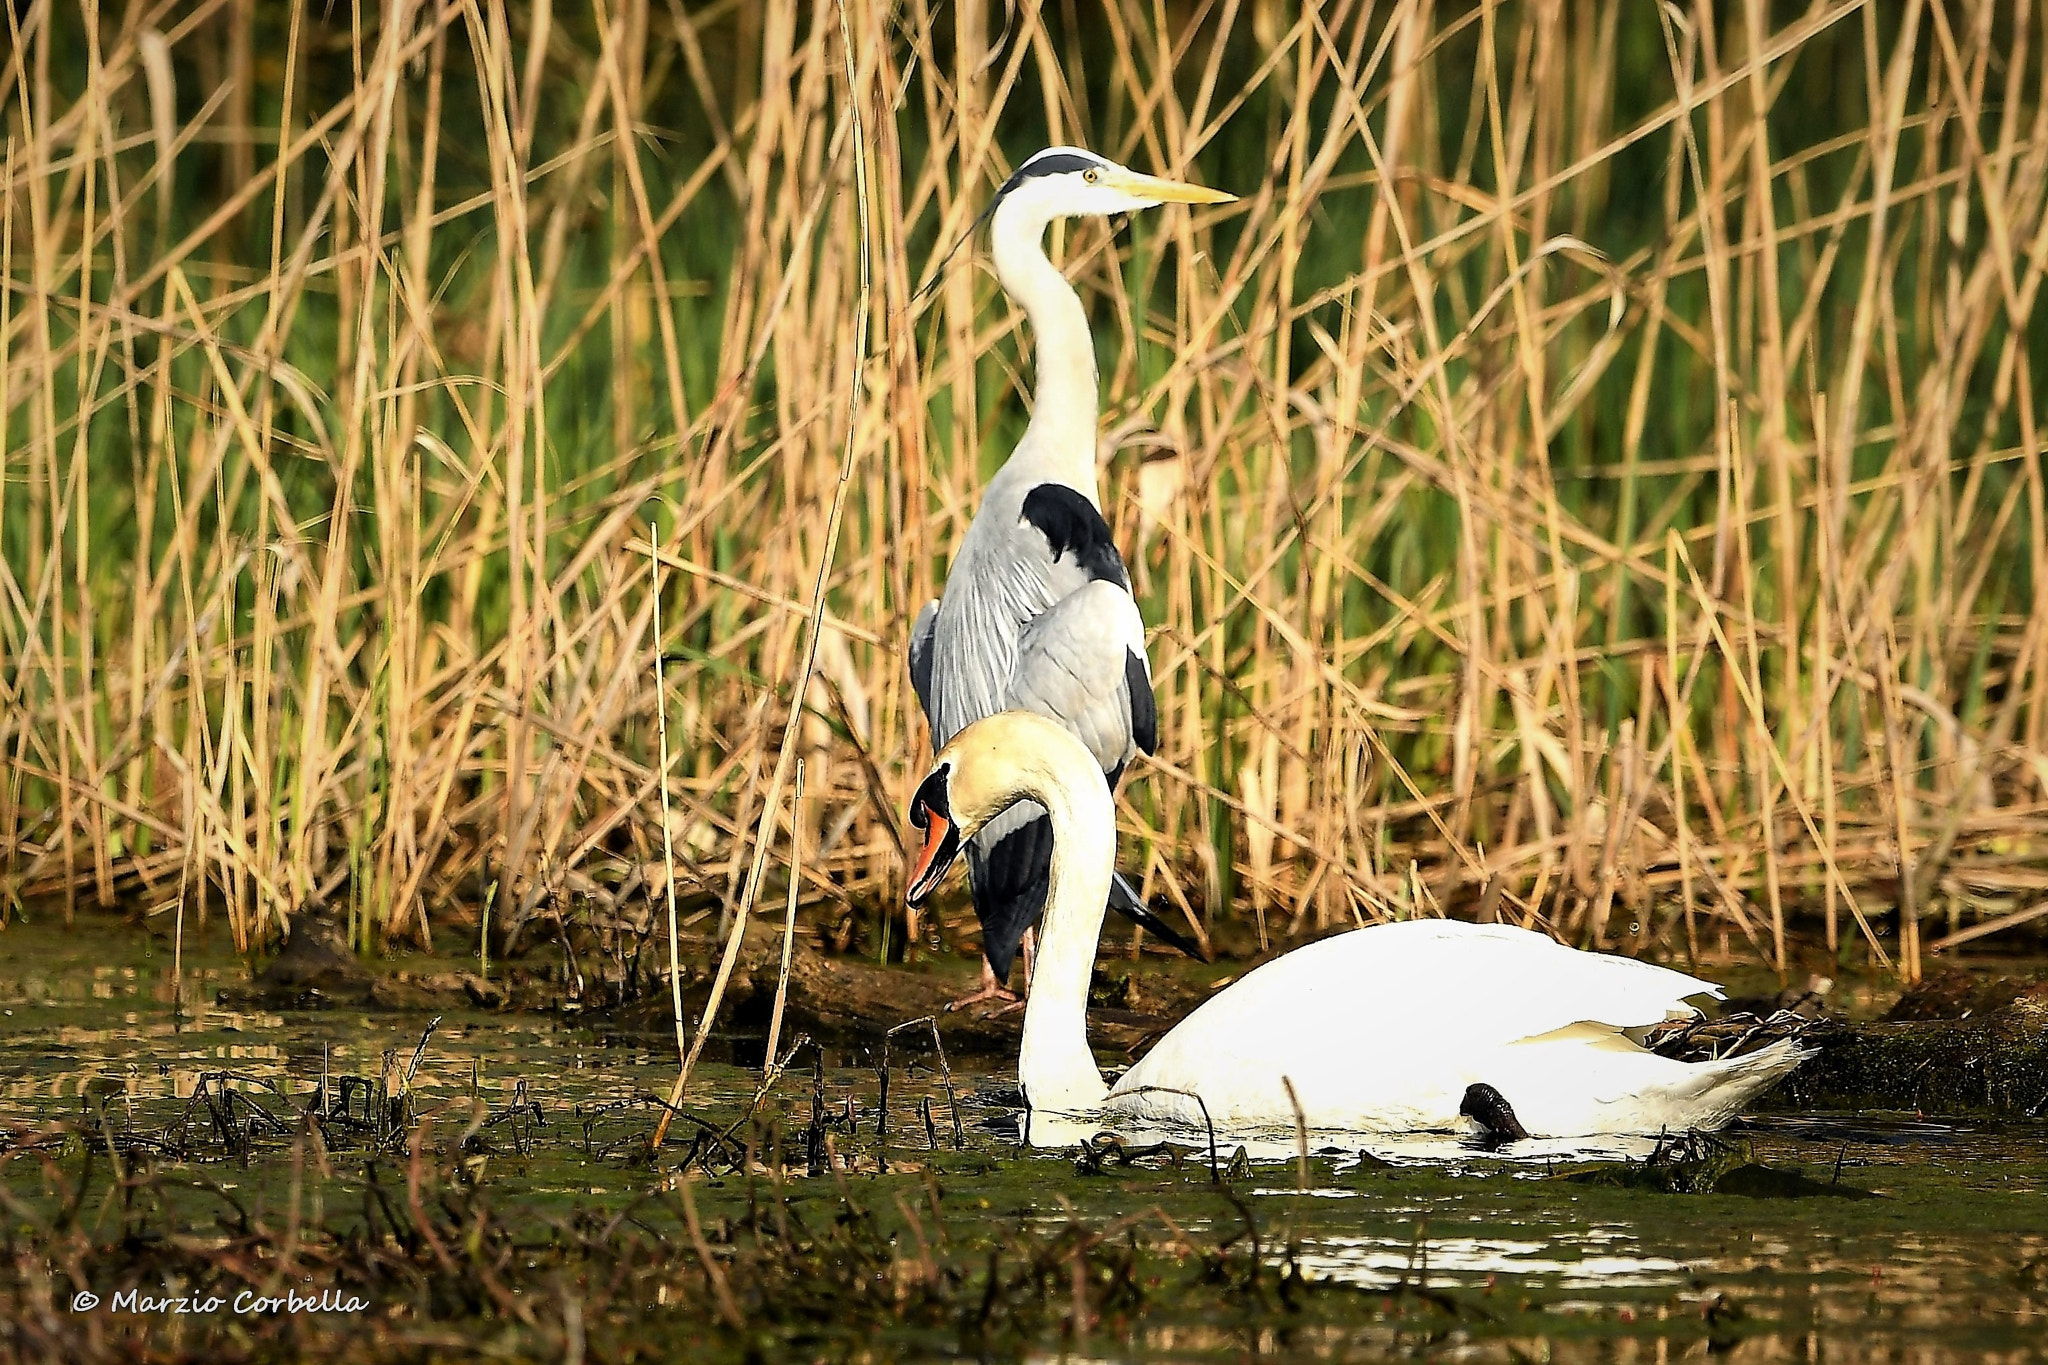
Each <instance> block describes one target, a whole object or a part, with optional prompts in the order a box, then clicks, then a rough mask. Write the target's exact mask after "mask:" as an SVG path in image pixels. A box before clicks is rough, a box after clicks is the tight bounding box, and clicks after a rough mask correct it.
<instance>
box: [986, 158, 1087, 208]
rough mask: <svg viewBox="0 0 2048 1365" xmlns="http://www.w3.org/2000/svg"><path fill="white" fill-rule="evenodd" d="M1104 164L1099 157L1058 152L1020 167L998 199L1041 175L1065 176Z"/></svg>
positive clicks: (997, 192) (1006, 181)
mask: <svg viewBox="0 0 2048 1365" xmlns="http://www.w3.org/2000/svg"><path fill="white" fill-rule="evenodd" d="M1102 164H1103V163H1102V161H1101V160H1100V159H1099V158H1097V157H1092V156H1082V155H1080V154H1079V153H1076V152H1056V153H1054V154H1053V155H1051V156H1041V157H1037V158H1035V159H1033V160H1031V161H1027V162H1025V163H1024V164H1023V165H1022V166H1019V167H1018V168H1017V170H1016V173H1015V174H1014V175H1012V176H1011V177H1010V178H1009V179H1008V180H1005V181H1004V182H1003V187H1002V188H1001V189H999V190H997V191H996V198H998V199H1001V198H1002V197H1003V196H1004V195H1006V194H1008V193H1009V192H1010V191H1011V190H1014V189H1016V188H1017V187H1018V186H1019V185H1021V184H1023V183H1024V182H1025V181H1027V180H1036V179H1037V178H1038V177H1039V176H1041V175H1065V174H1066V173H1067V172H1069V171H1086V170H1092V169H1094V168H1095V167H1097V166H1100V165H1102Z"/></svg>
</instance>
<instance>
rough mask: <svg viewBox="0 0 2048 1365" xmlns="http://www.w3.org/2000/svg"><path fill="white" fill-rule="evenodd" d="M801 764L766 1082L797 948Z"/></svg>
mask: <svg viewBox="0 0 2048 1365" xmlns="http://www.w3.org/2000/svg"><path fill="white" fill-rule="evenodd" d="M803 809H804V761H803V760H802V759H798V760H797V761H796V785H794V786H793V787H791V788H790V792H789V900H788V901H787V903H786V904H785V905H784V907H783V911H782V972H781V974H780V975H779V976H777V977H776V978H775V1009H774V1010H773V1012H771V1013H770V1014H769V1016H768V1051H767V1052H766V1053H764V1054H763V1055H762V1057H761V1077H762V1079H763V1080H764V1081H765V1080H766V1079H767V1078H768V1077H769V1076H770V1075H771V1074H772V1073H773V1072H774V1070H775V1045H776V1043H778V1042H780V1041H781V1039H782V1010H783V1006H785V1005H786V1004H788V1003H789V958H790V952H791V950H792V949H793V948H794V947H795V946H796V893H797V887H798V885H799V884H800V883H801V881H802V879H803V866H804V820H803Z"/></svg>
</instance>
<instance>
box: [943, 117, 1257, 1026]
mask: <svg viewBox="0 0 2048 1365" xmlns="http://www.w3.org/2000/svg"><path fill="white" fill-rule="evenodd" d="M1235 197H1236V196H1235V195H1230V194H1224V193H1223V192H1221V191H1220V190H1210V189H1204V188H1202V187H1201V186H1199V185H1189V184H1183V183H1182V182H1180V181H1177V180H1161V179H1158V178H1157V177H1155V176H1149V175H1141V174H1139V173H1138V172H1136V171H1133V170H1128V169H1126V168H1125V167H1123V166H1119V165H1117V164H1116V163H1115V162H1114V161H1110V160H1108V159H1107V158H1105V157H1100V156H1097V155H1095V153H1093V152H1089V151H1084V150H1082V149H1081V148H1079V147H1048V148H1046V149H1045V150H1044V151H1042V152H1040V153H1038V154H1037V155H1036V156H1033V157H1032V158H1031V159H1030V160H1028V161H1026V162H1025V163H1024V164H1023V165H1021V166H1019V167H1018V168H1017V172H1016V174H1015V175H1012V176H1011V177H1010V178H1009V179H1008V180H1006V181H1004V182H1003V186H1002V188H1001V189H999V190H997V191H996V197H995V200H994V202H993V203H991V204H990V205H989V208H988V211H987V212H986V213H984V214H983V215H982V216H983V217H984V218H991V219H993V220H994V226H993V228H992V229H991V230H990V238H991V245H992V247H993V253H992V254H993V255H994V258H995V268H996V278H997V279H998V280H1000V281H1001V282H1002V285H1003V288H1004V289H1005V290H1006V291H1008V293H1009V295H1010V297H1011V298H1013V299H1015V300H1016V301H1017V302H1018V303H1019V304H1020V305H1022V307H1023V309H1024V312H1025V315H1026V316H1028V317H1029V318H1030V319H1031V329H1032V331H1033V332H1035V333H1036V334H1037V338H1038V392H1037V395H1036V401H1035V402H1034V404H1033V405H1032V410H1031V422H1030V424H1029V425H1028V426H1026V427H1025V428H1024V435H1023V437H1022V438H1021V439H1020V440H1019V441H1018V442H1017V448H1016V450H1015V451H1013V452H1012V453H1011V455H1010V458H1009V460H1008V461H1007V462H1006V463H1005V464H1004V465H1003V467H1002V468H1001V469H1000V470H998V471H997V472H996V476H995V477H994V478H993V479H992V480H990V481H989V485H988V491H987V492H986V493H985V494H984V495H983V497H982V503H981V507H980V508H979V509H978V510H977V511H976V512H975V514H974V521H973V523H972V524H971V525H970V526H969V527H968V528H967V535H966V537H965V538H964V539H963V540H962V541H961V542H960V548H959V552H958V553H957V554H956V555H955V556H954V558H953V564H952V568H951V569H950V570H949V572H948V573H947V575H946V592H945V596H944V597H943V598H941V599H940V600H938V601H936V602H929V603H926V604H925V607H924V609H923V610H922V611H920V612H919V613H918V614H917V622H916V624H915V625H914V626H912V628H911V632H910V680H911V683H912V685H913V686H914V687H915V688H916V689H917V697H918V701H919V702H920V703H922V705H923V707H924V713H925V720H926V722H927V723H928V724H929V725H930V726H931V731H932V747H933V748H938V747H939V746H941V745H943V744H945V743H946V741H947V740H949V739H951V738H952V737H953V736H954V735H955V734H957V733H959V731H960V730H961V729H962V728H963V727H965V726H966V725H968V724H969V723H971V722H973V721H976V720H979V719H981V718H982V717H983V716H987V715H992V714H994V713H995V712H998V711H1004V710H1029V711H1036V712H1038V713H1039V714H1041V715H1046V716H1050V717H1052V718H1053V719H1055V720H1058V721H1061V722H1063V723H1064V724H1065V725H1066V726H1067V727H1068V728H1069V729H1070V730H1072V731H1073V732H1074V734H1076V735H1078V736H1079V737H1080V738H1081V739H1082V740H1083V741H1084V742H1085V743H1086V744H1087V745H1088V748H1089V751H1090V752H1091V753H1093V754H1094V756H1095V761H1096V762H1097V764H1098V765H1100V770H1101V772H1102V773H1104V774H1105V775H1107V776H1108V778H1109V785H1110V787H1111V788H1112V789H1114V788H1115V786H1116V781H1117V778H1118V777H1119V776H1120V775H1122V773H1123V770H1124V765H1125V764H1127V763H1129V762H1130V761H1131V758H1132V756H1133V755H1134V754H1136V753H1137V752H1138V751H1140V750H1143V751H1144V752H1146V753H1151V752H1152V748H1153V745H1154V744H1155V742H1156V739H1155V734H1154V727H1153V721H1154V716H1155V712H1154V710H1153V705H1152V670H1151V667H1150V665H1149V664H1148V663H1147V662H1146V659H1145V623H1144V622H1143V621H1142V620H1141V619H1139V616H1138V607H1137V603H1135V602H1133V601H1132V600H1131V580H1130V575H1129V574H1128V573H1126V572H1125V570H1124V562H1123V559H1122V557H1121V556H1120V555H1118V554H1117V550H1116V545H1115V543H1114V542H1113V541H1112V540H1111V539H1110V532H1109V523H1108V521H1106V520H1105V519H1104V518H1103V515H1102V507H1101V502H1102V500H1101V497H1100V495H1099V494H1098V493H1097V492H1096V484H1095V444H1096V438H1095V421H1096V410H1097V406H1098V398H1097V394H1096V376H1095V342H1094V340H1093V338H1092V337H1091V336H1090V335H1089V331H1088V315H1087V313H1085V312H1084V311H1082V308H1081V299H1080V296H1079V295H1077V294H1076V293H1075V292H1074V287H1073V286H1072V285H1071V284H1069V283H1067V277H1066V276H1065V275H1063V274H1061V273H1060V270H1059V268H1058V267H1057V266H1055V265H1054V264H1053V263H1052V262H1051V261H1050V260H1048V259H1047V258H1046V254H1045V247H1044V245H1043V239H1044V237H1045V229H1046V225H1047V224H1049V223H1050V222H1052V220H1053V219H1055V218H1074V217H1107V216H1108V215H1110V214H1115V213H1129V212H1132V211H1134V210H1137V209H1148V208H1153V207H1155V206H1157V205H1159V204H1218V203H1223V202H1225V201H1228V200H1230V199H1234V198H1235ZM977 226H979V224H977ZM1051 850H1052V831H1051V829H1050V828H1049V827H1048V826H1047V825H1046V822H1045V812H1044V811H1042V810H1040V809H1039V808H1038V807H1036V806H1034V805H1031V804H1029V803H1023V804H1020V805H1018V806H1016V807H1015V808H1013V809H1011V810H1009V811H1006V812H1004V813H1003V815H1002V816H1001V817H1000V818H998V819H996V820H994V821H992V822H991V823H990V824H989V825H987V826H986V827H984V828H983V829H981V830H980V831H978V832H977V835H976V837H975V838H974V839H972V840H971V841H969V844H968V850H967V872H968V882H969V885H970V887H971V888H972V890H973V893H974V913H975V917H976V918H978V919H979V920H980V921H981V941H982V959H983V969H982V979H981V988H980V989H979V990H978V991H976V992H975V993H974V994H972V995H969V996H966V997H964V998H962V999H960V1000H956V1001H954V1002H953V1005H954V1007H956V1008H957V1007H959V1006H961V1005H967V1004H972V1003H974V1002H975V1001H978V1000H986V999H991V998H1000V999H1009V1000H1014V999H1015V998H1016V997H1015V996H1013V995H1011V994H1010V993H1009V992H1008V991H1007V990H1005V989H1004V987H1003V982H1004V981H1005V980H1006V979H1007V978H1008V977H1009V975H1010V963H1011V959H1012V958H1014V957H1015V956H1016V953H1017V950H1018V947H1019V944H1020V942H1021V941H1022V940H1023V938H1024V937H1025V935H1027V934H1028V933H1029V932H1030V930H1031V926H1032V925H1034V924H1036V923H1037V922H1038V914H1039V910H1040V908H1041V907H1042V906H1043V905H1044V904H1045V880H1046V867H1047V865H1048V863H1049V862H1050V860H1051V856H1052V853H1051ZM1109 895H1110V905H1111V907H1112V908H1114V909H1115V910H1116V911H1117V912H1118V913H1120V914H1123V915H1125V916H1127V917H1129V918H1130V919H1132V920H1134V921H1136V922H1137V923H1139V924H1141V925H1143V926H1144V927H1145V928H1147V929H1149V930H1151V932H1152V933H1153V934H1154V935H1155V936H1157V937H1158V938H1160V939H1163V940H1164V941H1166V942H1168V943H1171V944H1172V945H1173V946H1174V947H1176V948H1179V949H1180V950H1181V951H1182V952H1184V953H1187V954H1189V955H1190V956H1194V957H1200V956H1201V955H1202V953H1201V949H1200V948H1199V947H1198V946H1197V945H1196V944H1195V943H1194V942H1193V941H1192V940H1190V939H1188V938H1186V937H1185V936H1183V935H1182V934H1180V933H1179V932H1177V931H1176V930H1174V929H1173V928H1172V927H1171V926H1169V925H1167V924H1166V923H1164V922H1163V921H1161V920H1160V919H1158V918H1157V917H1156V916H1154V915H1153V914H1152V912H1151V911H1150V910H1148V909H1147V908H1146V906H1145V903H1144V902H1143V901H1142V900H1140V899H1139V898H1138V895H1137V893H1136V892H1134V891H1132V890H1131V888H1130V887H1129V886H1128V885H1126V884H1125V883H1124V881H1123V879H1122V878H1112V879H1111V881H1110V887H1109ZM1025 951H1026V961H1025V968H1026V971H1027V972H1028V971H1029V969H1030V959H1029V948H1028V947H1027V948H1026V950H1025Z"/></svg>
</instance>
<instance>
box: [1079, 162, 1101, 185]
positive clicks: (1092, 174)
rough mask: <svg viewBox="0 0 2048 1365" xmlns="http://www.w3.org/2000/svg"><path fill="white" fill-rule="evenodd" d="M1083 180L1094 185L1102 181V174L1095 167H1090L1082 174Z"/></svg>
mask: <svg viewBox="0 0 2048 1365" xmlns="http://www.w3.org/2000/svg"><path fill="white" fill-rule="evenodd" d="M1081 178H1082V179H1083V180H1085V181H1087V182H1088V183H1089V184H1091V185H1092V184H1094V183H1095V182H1096V181H1098V180H1100V179H1102V172H1101V171H1098V170H1096V169H1095V168H1094V167H1093V166H1090V167H1089V168H1088V169H1087V170H1085V171H1083V172H1081Z"/></svg>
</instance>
